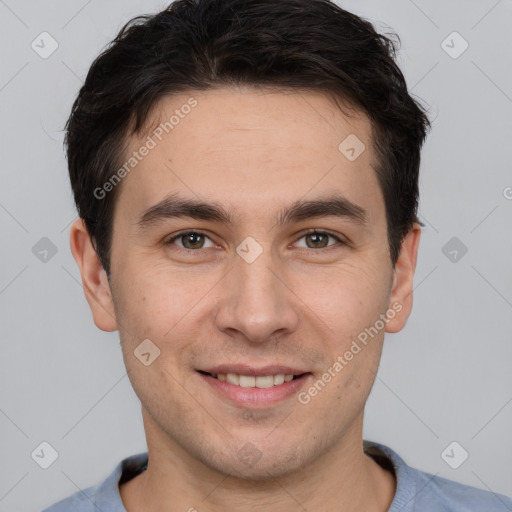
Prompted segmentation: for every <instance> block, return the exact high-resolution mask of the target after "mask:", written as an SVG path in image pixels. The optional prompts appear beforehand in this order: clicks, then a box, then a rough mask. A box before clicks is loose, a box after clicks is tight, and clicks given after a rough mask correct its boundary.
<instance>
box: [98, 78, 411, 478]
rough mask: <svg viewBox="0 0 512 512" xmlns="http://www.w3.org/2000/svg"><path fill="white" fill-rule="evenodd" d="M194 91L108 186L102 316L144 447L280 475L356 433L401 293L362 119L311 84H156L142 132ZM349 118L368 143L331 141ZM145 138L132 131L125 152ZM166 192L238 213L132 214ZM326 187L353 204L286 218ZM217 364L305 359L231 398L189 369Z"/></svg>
mask: <svg viewBox="0 0 512 512" xmlns="http://www.w3.org/2000/svg"><path fill="white" fill-rule="evenodd" d="M190 97H193V98H194V99H195V100H196V101H197V105H196V106H194V107H193V108H191V109H188V108H187V109H184V110H181V112H184V111H187V112H188V111H189V110H190V112H189V113H188V114H186V115H184V116H183V118H181V117H180V120H179V123H177V124H175V126H174V128H173V129H172V131H170V132H169V134H165V132H164V133H163V135H164V136H163V137H162V140H161V141H160V140H159V139H158V138H157V137H156V136H155V135H154V134H152V133H151V131H150V132H149V133H148V134H149V135H150V136H151V137H152V139H153V140H154V142H155V143H156V147H154V148H152V149H151V150H150V151H149V152H148V154H147V156H145V157H144V158H142V159H141V161H140V162H138V164H137V165H136V167H135V168H134V169H133V170H132V171H131V172H130V173H129V175H127V176H126V177H125V178H124V180H123V181H122V183H121V184H120V185H118V186H120V187H122V188H121V189H120V191H119V192H120V194H119V196H118V200H117V204H116V208H115V214H114V229H113V240H112V253H111V272H112V278H111V286H112V297H113V303H114V306H115V317H116V324H115V325H112V326H110V328H112V329H113V328H118V329H119V332H120V336H121V343H122V349H123V355H124V360H125V364H126V367H127V370H128V374H129V377H130V380H131V383H132V385H133V387H134V390H135V392H136V393H137V395H138V397H139V399H140V400H141V403H142V406H143V415H144V422H145V428H146V434H147V440H148V446H149V448H150V450H151V449H154V450H158V451H162V450H167V449H168V450H172V453H181V454H182V455H183V454H186V456H187V457H188V456H191V457H192V458H193V459H195V460H196V461H200V462H201V463H202V464H204V465H205V466H207V467H209V468H213V469H216V470H218V471H221V472H223V473H225V474H229V475H238V476H245V477H247V478H255V479H257V478H266V477H268V476H269V474H272V475H273V476H280V475H281V476H284V475H286V474H289V473H291V472H292V471H294V470H298V469H299V468H301V467H304V466H306V465H307V464H308V463H311V462H313V461H314V460H315V459H317V458H318V457H319V456H320V455H324V454H327V453H334V452H335V451H336V449H337V448H339V447H340V446H341V444H342V443H344V442H347V443H348V442H349V441H350V442H352V443H354V442H356V441H355V440H356V439H357V437H358V436H359V438H360V437H361V428H362V415H363V408H364V404H365V401H366V399H367V396H368V394H369V392H370V389H371V387H372V384H373V381H374V378H375V373H376V372H377V368H378V363H379V358H380V353H381V348H382V341H383V336H384V331H385V330H388V331H393V329H394V330H395V331H396V330H399V329H400V328H401V327H402V326H403V324H404V322H405V319H404V315H405V316H407V314H408V312H407V313H406V310H405V309H404V311H403V312H402V313H398V312H397V313H396V316H395V315H393V316H394V317H395V318H394V320H390V321H389V323H388V325H387V327H386V328H382V321H381V322H378V320H379V318H381V319H382V316H380V315H386V313H387V311H388V310H390V309H393V301H394V300H395V299H396V297H394V295H393V287H394V284H395V281H394V274H393V268H392V266H391V262H390V257H389V247H388V241H387V227H386V216H385V206H384V199H383V196H382V192H381V190H380V188H379V185H378V182H377V178H376V174H375V171H374V169H373V168H372V165H374V164H375V155H374V153H373V151H372V149H371V140H370V123H369V121H368V120H367V119H366V118H365V117H362V116H358V117H353V118H352V117H351V118H348V117H346V116H345V115H344V114H342V113H341V112H340V111H339V110H338V109H337V108H336V107H335V106H334V105H333V103H332V102H331V101H330V100H329V99H328V98H327V97H325V96H324V95H322V94H320V93H300V94H299V93H297V92H296V93H285V92H282V91H281V92H272V93H269V92H266V93H263V92H262V91H259V90H256V89H252V88H248V89H244V90H238V89H219V90H215V91H213V90H211V91H206V92H193V93H190V94H183V95H180V96H174V97H172V98H167V99H165V100H164V101H162V103H161V108H159V109H158V111H156V112H155V117H154V119H153V128H152V130H153V129H154V127H156V126H157V125H158V123H159V122H160V121H165V120H168V119H169V118H170V117H171V116H172V115H173V113H174V111H175V110H176V109H178V110H180V108H181V107H182V105H185V104H187V102H188V100H189V98H190ZM158 133H160V132H158ZM148 134H146V135H148ZM351 134H355V135H356V136H357V138H358V139H359V140H360V141H362V142H363V143H364V145H365V146H366V149H365V150H364V151H363V152H362V153H361V154H360V155H359V156H358V157H357V158H356V159H353V154H352V153H353V152H352V151H350V147H349V148H348V151H347V148H346V147H345V146H343V145H342V151H340V149H339V145H340V143H342V141H344V140H345V139H346V138H347V137H348V136H349V135H351ZM354 140H355V139H353V138H351V139H348V141H349V142H352V146H353V145H354V142H353V141H354ZM146 142H147V139H146V136H144V137H142V138H140V139H138V140H136V139H132V140H131V142H130V146H129V150H128V151H127V153H126V159H128V158H129V157H130V156H131V155H132V152H133V151H137V150H139V148H140V147H141V145H143V144H145V143H146ZM150 145H152V144H150ZM345 145H346V144H345ZM349 146H350V144H349ZM361 147H362V146H361ZM358 151H359V146H358V147H357V148H356V150H355V152H354V153H355V154H357V152H358ZM347 155H348V156H350V157H351V158H347ZM171 196H172V197H174V198H177V197H179V198H181V199H186V200H192V201H198V202H204V203H211V204H214V205H215V206H216V207H220V208H222V209H223V210H225V211H226V212H227V213H229V216H230V217H231V221H232V222H231V223H227V222H225V219H224V220H218V219H215V218H193V217H184V216H182V217H172V216H169V217H159V216H156V217H155V216H154V215H153V216H152V217H148V216H146V221H147V222H143V223H140V222H139V221H140V220H141V218H142V216H143V215H144V213H145V212H147V210H148V209H150V208H151V207H153V206H154V205H156V204H157V203H159V202H160V201H162V200H164V199H165V198H170V197H171ZM335 196H337V197H338V198H340V197H343V198H344V199H345V200H346V201H348V202H350V203H353V204H355V205H357V206H358V207H359V209H360V213H361V215H359V217H357V216H354V215H349V214H348V213H347V212H348V210H345V213H346V214H345V215H340V214H338V215H333V214H331V215H329V214H327V213H324V214H322V215H319V216H311V215H307V210H306V215H302V216H298V218H297V216H293V215H291V216H288V217H289V218H286V217H287V216H286V215H284V217H285V218H284V219H283V212H285V211H286V210H287V209H288V208H290V207H291V205H293V204H294V203H296V202H298V201H300V202H308V201H323V200H326V199H333V198H334V197H335ZM340 211H342V210H340V209H338V210H337V212H338V213H340ZM309 213H310V214H311V210H310V212H309ZM363 216H364V218H363ZM148 219H149V220H148ZM151 219H152V220H151ZM313 229H314V230H316V231H317V232H318V233H317V234H316V235H315V234H311V233H310V231H312V230H313ZM188 231H194V232H196V235H195V236H194V235H192V236H191V235H190V233H188V235H187V232H188ZM308 232H309V233H308ZM178 234H181V235H185V236H177V235H178ZM175 237H177V238H175ZM173 238H174V241H172V240H171V239H173ZM400 307H401V306H399V308H400ZM394 309H395V310H396V309H397V308H394ZM375 326H377V330H378V333H377V334H375V330H376V329H375ZM100 327H102V328H106V327H105V325H103V326H100ZM371 327H373V329H374V330H373V331H371V332H372V336H370V335H369V334H368V332H369V331H366V344H363V343H362V342H361V341H359V340H361V339H362V338H364V336H362V337H361V336H360V335H361V333H362V332H364V331H365V329H368V328H371ZM358 335H359V338H358ZM143 340H151V342H152V344H154V346H156V347H158V349H159V351H160V355H159V356H158V357H157V358H156V359H154V360H153V362H152V363H151V364H148V365H146V364H143V362H141V359H142V360H143V361H146V362H148V361H151V360H152V359H153V357H154V356H155V355H156V352H154V350H155V349H154V348H152V347H153V345H151V344H150V345H144V346H143V347H145V350H143V351H142V352H144V353H145V354H146V355H144V356H142V357H141V356H140V353H141V349H138V347H139V345H140V344H141V342H143ZM354 341H356V343H357V345H358V346H359V348H360V350H359V351H357V349H356V348H355V346H354V344H353V342H354ZM146 343H147V342H146ZM148 347H149V348H148ZM134 351H136V352H137V353H138V355H139V357H136V355H135V354H134ZM347 351H349V352H350V351H351V352H352V354H353V357H351V358H350V359H348V358H347V357H345V354H346V353H347ZM147 354H150V355H147ZM339 357H341V358H342V361H343V363H341V362H340V359H339ZM336 361H338V362H339V364H341V366H342V369H340V366H339V365H335V363H336ZM220 365H245V366H247V367H251V368H261V367H263V366H269V365H281V366H286V367H289V368H291V369H295V370H297V373H299V370H300V373H307V375H305V376H303V377H302V378H301V379H300V380H297V381H295V380H294V381H292V382H286V383H284V384H281V386H284V387H283V388H282V389H285V387H289V388H290V390H291V392H290V393H288V394H287V393H284V392H283V391H282V390H280V389H278V388H279V385H278V386H275V387H273V388H268V389H260V388H257V389H252V388H251V389H246V390H245V391H246V392H245V395H243V396H241V394H240V393H241V391H243V389H242V388H240V387H239V388H237V389H233V387H231V388H229V389H228V391H227V394H225V393H224V391H221V390H220V387H222V388H223V389H227V387H226V386H233V385H232V384H227V383H225V382H222V381H219V380H218V379H217V381H215V382H214V378H213V377H208V376H205V375H204V374H202V373H200V371H199V370H202V371H204V372H207V371H208V370H211V369H213V368H216V367H218V366H220ZM329 369H331V372H330V375H331V378H330V380H329V381H327V377H325V374H326V372H328V370H329ZM240 373H244V372H243V371H241V372H240ZM245 373H246V374H250V373H251V372H250V371H247V372H245ZM267 373H271V374H273V373H281V372H278V371H270V370H269V372H267ZM323 376H324V377H323ZM243 380H244V382H245V379H243ZM278 380H279V379H278ZM319 380H320V381H322V382H323V383H324V385H317V392H316V393H315V391H311V387H312V386H314V385H315V383H317V382H318V381H319ZM263 395H265V396H263ZM251 397H252V400H251ZM247 443H249V444H247Z"/></svg>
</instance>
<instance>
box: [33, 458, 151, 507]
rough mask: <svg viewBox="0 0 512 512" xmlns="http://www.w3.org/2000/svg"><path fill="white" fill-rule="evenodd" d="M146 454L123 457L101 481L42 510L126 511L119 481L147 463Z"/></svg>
mask: <svg viewBox="0 0 512 512" xmlns="http://www.w3.org/2000/svg"><path fill="white" fill-rule="evenodd" d="M147 462H148V454H147V452H146V453H139V454H137V455H132V456H130V457H127V458H125V459H123V460H122V461H121V462H119V464H117V466H116V467H115V468H114V471H112V473H111V474H110V475H109V476H108V478H107V479H106V480H104V481H103V482H102V483H100V484H98V485H95V486H92V487H88V488H87V489H84V490H80V491H78V492H76V493H74V494H72V495H71V496H69V497H68V498H65V499H63V500H61V501H59V502H57V503H55V504H54V505H51V506H50V507H48V508H45V509H44V510H43V511H42V512H98V510H101V511H102V512H126V509H125V508H124V506H123V502H122V501H121V496H120V494H119V482H120V481H121V480H122V481H127V480H130V479H131V478H133V477H134V476H135V475H137V474H138V473H140V472H141V471H142V470H143V468H144V467H145V466H146V465H147Z"/></svg>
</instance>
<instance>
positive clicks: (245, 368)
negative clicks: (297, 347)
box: [200, 364, 309, 377]
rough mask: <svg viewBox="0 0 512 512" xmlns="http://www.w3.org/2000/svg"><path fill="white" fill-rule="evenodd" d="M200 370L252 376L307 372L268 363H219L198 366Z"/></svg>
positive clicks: (214, 373)
mask: <svg viewBox="0 0 512 512" xmlns="http://www.w3.org/2000/svg"><path fill="white" fill-rule="evenodd" d="M200 371H203V372H207V373H211V374H213V375H218V374H219V373H234V374H237V375H249V376H253V377H260V376H263V375H279V374H284V375H302V374H303V373H309V372H308V371H307V370H302V369H300V368H292V367H291V366H282V365H268V366H260V367H259V368H256V367H254V366H249V365H246V364H220V365H218V366H212V367H210V368H200Z"/></svg>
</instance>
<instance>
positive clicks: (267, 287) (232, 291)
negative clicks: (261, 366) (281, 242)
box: [216, 249, 299, 343]
mask: <svg viewBox="0 0 512 512" xmlns="http://www.w3.org/2000/svg"><path fill="white" fill-rule="evenodd" d="M235 258H236V259H235V263H234V267H233V268H232V269H231V271H230V272H228V274H227V275H226V277H225V280H224V282H223V289H222V293H221V300H220V301H219V303H218V307H217V311H216V324H217V328H218V329H219V330H221V331H223V332H226V333H228V334H229V335H231V336H237V335H238V336H240V337H242V335H243V337H244V338H245V339H246V340H247V341H249V342H251V343H262V342H266V341H269V340H271V339H272V338H274V337H275V336H281V335H283V334H285V333H291V332H293V331H294V330H295V329H296V328H297V325H298V322H299V315H298V311H297V309H298V308H297V307H296V305H297V303H298V300H297V299H296V297H295V295H294V293H293V291H292V290H291V289H290V285H289V283H287V282H286V278H285V276H283V275H282V274H283V272H280V271H279V270H278V268H279V267H278V266H276V265H273V258H272V253H271V251H270V250H268V249H267V250H264V251H263V253H262V254H261V255H260V256H259V257H258V258H257V259H256V260H255V261H253V262H252V263H247V262H246V261H245V260H244V259H243V258H241V257H238V255H237V256H235Z"/></svg>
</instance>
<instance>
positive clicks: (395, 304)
mask: <svg viewBox="0 0 512 512" xmlns="http://www.w3.org/2000/svg"><path fill="white" fill-rule="evenodd" d="M420 235H421V226H420V225H419V224H418V223H417V222H415V223H414V224H413V226H412V228H411V229H410V231H409V232H408V233H407V235H406V236H405V238H404V240H403V242H402V247H401V248H400V254H399V256H398V260H397V262H396V264H395V268H394V270H393V285H392V288H391V296H390V299H389V308H390V309H392V310H394V311H396V315H395V316H394V317H393V318H392V319H390V320H389V321H388V322H387V324H386V332H398V331H401V330H402V329H403V328H404V326H405V324H406V322H407V319H408V318H409V315H410V313H411V309H412V285H413V279H414V271H415V270H416V259H417V256H418V246H419V243H420Z"/></svg>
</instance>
